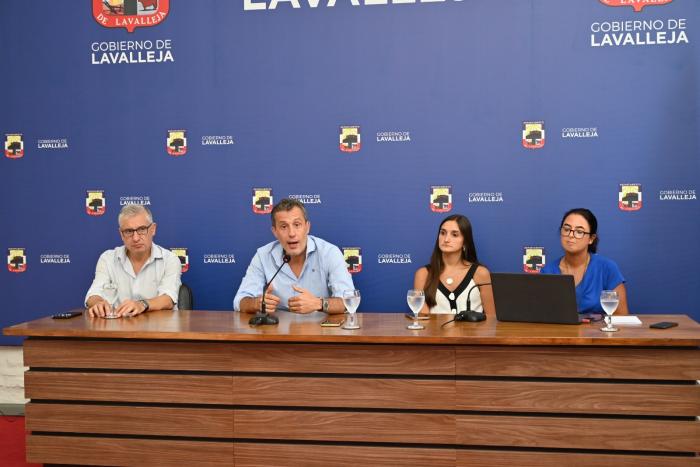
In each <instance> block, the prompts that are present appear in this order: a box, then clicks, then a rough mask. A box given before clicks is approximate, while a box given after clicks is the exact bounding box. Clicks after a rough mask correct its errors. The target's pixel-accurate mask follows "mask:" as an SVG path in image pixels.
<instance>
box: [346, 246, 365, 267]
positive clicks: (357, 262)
mask: <svg viewBox="0 0 700 467" xmlns="http://www.w3.org/2000/svg"><path fill="white" fill-rule="evenodd" d="M343 257H344V258H345V264H347V265H348V272H349V273H350V274H357V273H358V272H360V271H362V249H361V248H360V247H357V246H352V247H343Z"/></svg>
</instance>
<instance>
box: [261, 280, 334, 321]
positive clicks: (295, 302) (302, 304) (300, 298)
mask: <svg viewBox="0 0 700 467" xmlns="http://www.w3.org/2000/svg"><path fill="white" fill-rule="evenodd" d="M292 289H294V291H295V292H298V293H299V295H295V296H293V297H292V298H290V299H289V301H288V302H287V305H288V307H289V311H291V312H292V313H302V314H306V313H312V312H314V311H318V310H320V309H321V299H320V298H318V297H317V296H316V295H314V294H312V293H311V292H309V291H308V290H306V289H304V288H303V287H298V286H296V285H294V286H292ZM258 300H260V303H259V306H258V307H259V309H260V310H262V296H260V297H258ZM279 303H280V298H279V297H278V296H277V295H274V294H273V293H272V284H270V286H269V287H268V288H267V292H266V293H265V310H267V312H268V313H272V312H273V311H275V310H276V309H277V306H278V305H279Z"/></svg>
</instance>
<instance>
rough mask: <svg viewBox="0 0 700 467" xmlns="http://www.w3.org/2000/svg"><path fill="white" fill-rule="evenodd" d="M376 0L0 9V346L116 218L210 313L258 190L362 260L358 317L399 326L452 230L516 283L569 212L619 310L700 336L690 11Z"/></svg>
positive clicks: (58, 295)
mask: <svg viewBox="0 0 700 467" xmlns="http://www.w3.org/2000/svg"><path fill="white" fill-rule="evenodd" d="M404 1H407V0H404ZM394 2H395V3H392V2H391V1H388V2H385V3H386V4H373V3H381V0H379V1H377V0H374V1H372V0H338V1H337V2H335V1H334V0H320V1H316V0H284V1H279V2H278V1H276V0H198V1H196V2H194V1H182V0H172V1H170V2H167V1H164V0H159V1H158V0H142V1H140V2H138V3H135V4H134V2H133V1H132V0H126V1H122V0H108V1H105V2H104V4H103V3H102V2H101V1H100V0H95V1H93V2H90V1H87V0H83V1H80V2H70V7H67V6H66V5H67V4H68V3H66V4H65V5H64V4H61V5H60V6H59V5H58V4H57V3H56V2H55V1H43V0H42V1H40V0H33V1H24V0H5V1H2V2H1V3H0V63H2V65H3V67H2V68H3V72H2V74H1V75H0V83H1V84H2V90H3V93H2V111H0V137H2V139H3V141H4V147H5V156H4V157H2V158H1V160H0V167H1V168H0V170H1V171H2V174H3V176H4V177H3V178H4V181H3V183H2V184H0V194H1V195H2V204H1V205H0V206H1V208H0V209H1V210H2V211H1V214H2V216H1V218H2V228H1V229H0V246H1V247H2V248H3V250H4V251H6V252H7V268H6V270H5V272H4V273H2V274H0V278H1V283H0V293H2V297H3V304H4V306H3V307H2V311H1V315H0V325H1V326H3V327H4V326H7V325H10V324H14V323H17V322H20V321H26V320H31V319H34V318H38V317H41V316H46V315H48V314H51V313H54V312H57V311H60V310H65V309H69V308H74V307H78V306H81V303H82V300H83V297H84V294H85V291H86V290H87V288H88V286H89V284H90V281H91V279H92V276H93V273H94V267H95V263H96V261H97V258H98V256H99V254H100V253H101V252H102V251H103V250H105V249H107V248H112V247H114V246H116V245H117V244H119V243H120V239H119V236H118V232H117V220H116V216H117V213H118V211H119V208H120V204H122V203H125V202H127V201H129V200H137V201H138V202H142V203H147V204H149V205H150V208H151V209H152V210H153V212H154V215H155V220H156V221H157V222H158V234H157V236H156V239H155V240H156V242H157V243H159V244H160V245H162V246H164V247H167V248H176V249H179V250H177V252H178V253H179V254H181V255H183V258H184V255H185V253H186V255H187V264H186V267H187V268H188V270H187V272H185V273H184V274H183V281H184V282H186V283H188V284H189V285H190V286H191V287H192V288H193V289H194V293H195V302H196V306H197V308H199V309H215V310H230V309H231V306H232V305H231V301H232V299H233V295H234V293H235V291H236V289H237V287H238V285H239V284H240V280H241V278H242V276H243V274H244V272H245V269H246V267H247V265H248V262H249V261H250V259H251V257H252V255H253V253H254V251H255V249H256V248H257V247H259V246H261V245H262V244H264V243H267V242H268V241H270V240H272V235H271V233H270V230H269V227H270V219H269V215H267V214H257V213H255V212H254V209H253V206H254V205H253V202H254V198H255V199H256V201H260V198H265V197H267V196H266V193H265V191H259V190H258V191H257V195H255V194H254V193H256V191H255V190H256V189H271V191H272V202H277V201H279V200H280V199H281V198H283V197H287V196H290V195H293V196H296V197H298V198H300V199H301V200H302V201H304V202H307V203H308V204H307V208H308V210H309V213H310V217H311V222H312V228H311V230H312V234H315V235H317V236H320V237H322V238H325V239H327V240H329V241H331V242H333V243H335V244H337V245H338V246H340V247H341V248H347V249H348V250H347V255H348V256H353V255H354V254H355V253H357V252H356V251H354V250H353V249H354V248H359V249H360V251H359V253H360V255H361V258H362V259H361V268H359V267H358V268H356V269H361V270H360V271H359V272H356V273H355V274H354V275H353V279H354V280H355V283H356V286H357V287H358V288H359V289H360V290H361V291H362V303H361V305H360V311H407V310H408V308H407V306H406V301H405V291H406V289H408V288H410V287H411V286H412V281H413V273H414V271H415V270H416V269H417V268H418V267H420V266H421V265H423V264H425V263H427V262H428V259H429V255H430V252H431V250H432V247H433V244H434V240H435V235H436V232H437V227H438V224H439V222H440V220H441V219H442V218H444V217H445V216H446V215H448V214H453V213H462V214H465V215H467V216H468V217H469V218H470V219H471V221H472V223H473V225H474V229H475V236H476V244H477V250H478V254H479V259H480V260H481V261H482V262H483V263H485V264H486V265H487V266H488V267H489V268H490V269H491V270H492V271H523V269H524V268H526V267H527V266H525V263H532V265H534V266H533V267H534V272H536V270H537V267H538V266H539V265H541V261H538V260H537V258H535V259H532V257H533V256H534V257H537V256H543V261H545V262H548V261H555V260H556V259H557V258H558V257H559V256H560V255H561V254H562V252H561V248H560V246H559V236H558V231H557V229H558V226H559V221H560V219H561V215H562V214H563V212H564V211H566V210H567V209H569V208H571V207H580V206H583V207H588V208H590V209H592V210H593V212H594V213H595V214H596V215H597V216H598V219H599V224H600V228H599V234H600V246H599V251H600V252H601V253H602V254H605V255H606V256H609V257H611V258H613V259H614V260H616V261H617V262H618V264H619V265H620V267H621V269H622V271H623V274H624V275H625V277H626V279H627V286H628V295H629V303H630V309H631V311H632V312H633V313H649V312H662V313H686V314H689V315H691V316H693V317H694V318H696V319H700V311H698V306H697V304H698V302H699V301H700V300H699V299H700V275H698V273H697V270H696V269H695V267H696V265H697V264H698V262H699V261H700V245H699V243H698V241H697V240H693V239H694V238H695V239H696V238H697V235H698V230H699V228H700V215H699V214H700V207H699V205H698V201H697V197H696V191H695V190H696V189H697V188H698V184H699V182H700V170H699V169H700V167H699V164H700V157H699V155H700V151H699V149H700V117H699V115H698V109H699V107H700V76H699V74H698V69H699V67H700V54H699V53H698V46H697V40H698V33H699V30H698V21H700V2H697V1H696V0H673V1H668V2H665V3H664V2H660V3H661V4H649V5H646V3H647V2H645V1H642V0H638V1H631V2H630V1H625V2H622V1H621V0H576V1H566V2H563V1H561V0H502V1H493V0H463V1H452V0H445V1H433V2H425V1H424V2H420V1H417V0H416V1H413V2H412V3H399V2H398V1H397V0H394ZM621 3H627V5H620V4H621ZM656 3H659V2H656ZM315 4H316V5H317V6H316V7H313V5H315ZM645 5H646V6H645ZM130 8H132V9H130ZM134 8H135V9H134ZM635 10H639V11H635ZM126 25H131V26H133V28H132V29H133V32H129V31H128V30H127V28H126V27H125V26H126ZM131 26H130V28H131ZM342 127H359V136H356V135H355V133H354V132H355V131H357V129H353V128H345V129H343V128H342ZM524 128H525V129H526V131H525V132H524ZM182 132H184V133H182ZM178 140H180V141H178ZM341 141H345V144H341ZM212 143H213V144H212ZM341 146H342V149H343V150H341ZM358 149H359V150H358ZM171 153H174V154H171ZM436 187H448V188H447V189H445V188H436ZM90 191H92V192H97V193H93V194H91V195H90V194H88V192H90ZM621 193H622V194H621ZM95 198H97V199H98V201H94V199H95ZM621 199H622V200H623V202H622V203H621V202H620V200H621ZM264 201H265V200H264V199H263V200H262V202H261V203H259V204H258V207H256V208H255V209H259V208H262V210H263V211H265V210H266V209H267V208H268V206H267V205H265V203H264ZM432 201H435V204H433V203H432ZM100 203H102V204H100ZM621 206H622V207H621ZM88 211H91V213H92V214H101V215H90V214H88ZM440 211H443V212H440ZM0 342H1V343H16V342H18V341H17V340H16V339H10V338H2V340H1V341H0Z"/></svg>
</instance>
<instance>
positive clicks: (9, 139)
mask: <svg viewBox="0 0 700 467" xmlns="http://www.w3.org/2000/svg"><path fill="white" fill-rule="evenodd" d="M23 156H24V141H23V140H22V134H21V133H12V134H7V135H5V157H7V158H9V159H19V158H20V157H23Z"/></svg>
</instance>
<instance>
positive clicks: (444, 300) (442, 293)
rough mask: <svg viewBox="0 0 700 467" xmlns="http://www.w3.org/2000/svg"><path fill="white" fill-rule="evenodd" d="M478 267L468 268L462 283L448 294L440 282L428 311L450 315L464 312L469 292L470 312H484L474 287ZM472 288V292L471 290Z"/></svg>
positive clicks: (447, 290)
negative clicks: (433, 304)
mask: <svg viewBox="0 0 700 467" xmlns="http://www.w3.org/2000/svg"><path fill="white" fill-rule="evenodd" d="M477 267H479V265H478V264H476V263H475V264H472V267H471V268H469V271H468V272H467V275H466V276H464V279H462V282H460V283H459V285H458V286H457V288H456V289H455V290H454V291H453V292H450V291H449V289H448V288H447V287H445V285H444V284H443V283H442V282H440V283H439V284H438V289H437V292H436V293H435V302H436V304H435V306H434V307H432V308H431V309H430V313H431V314H452V315H454V314H455V313H457V312H459V311H464V310H466V309H467V292H469V291H470V290H471V294H470V297H471V300H470V307H471V310H472V311H478V312H480V313H483V312H484V307H483V305H482V304H481V294H480V293H479V288H478V287H474V286H475V285H476V282H474V272H476V268H477ZM472 287H474V290H472Z"/></svg>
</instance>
